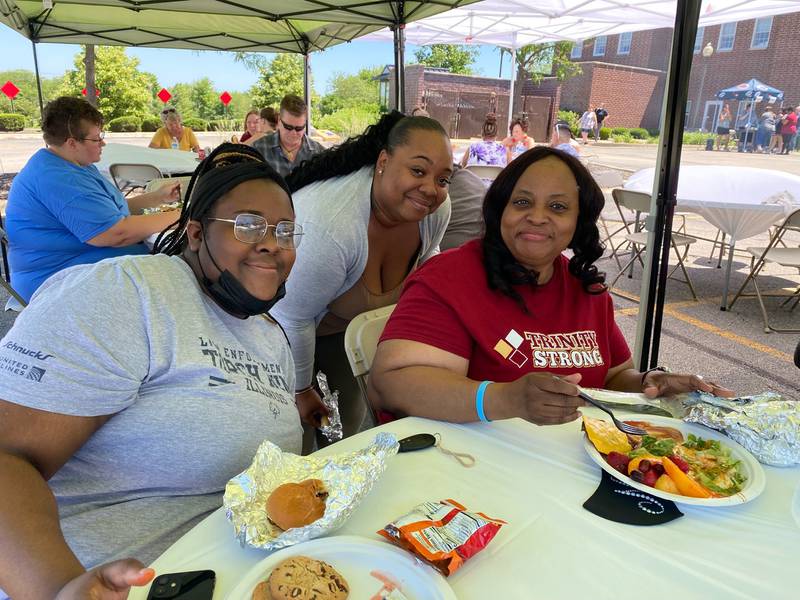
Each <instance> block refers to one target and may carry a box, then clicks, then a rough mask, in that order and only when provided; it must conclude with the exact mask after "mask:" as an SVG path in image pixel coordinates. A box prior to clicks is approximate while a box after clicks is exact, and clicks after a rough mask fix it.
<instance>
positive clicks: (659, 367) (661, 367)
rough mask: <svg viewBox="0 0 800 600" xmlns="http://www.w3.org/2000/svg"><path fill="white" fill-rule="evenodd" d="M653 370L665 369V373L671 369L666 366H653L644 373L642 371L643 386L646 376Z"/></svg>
mask: <svg viewBox="0 0 800 600" xmlns="http://www.w3.org/2000/svg"><path fill="white" fill-rule="evenodd" d="M653 371H663V372H664V373H669V372H670V370H669V369H668V368H667V367H664V366H658V367H653V368H652V369H647V371H645V372H644V373H642V385H641V387H642V388H644V378H645V377H647V374H648V373H652V372H653Z"/></svg>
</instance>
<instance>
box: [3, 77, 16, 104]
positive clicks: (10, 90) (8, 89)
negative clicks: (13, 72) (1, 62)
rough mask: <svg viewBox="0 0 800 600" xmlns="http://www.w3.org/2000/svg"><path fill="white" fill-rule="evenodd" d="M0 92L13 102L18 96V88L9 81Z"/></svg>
mask: <svg viewBox="0 0 800 600" xmlns="http://www.w3.org/2000/svg"><path fill="white" fill-rule="evenodd" d="M0 92H3V93H4V94H5V95H6V96H8V98H9V99H10V100H13V99H14V97H15V96H16V95H17V94H19V88H18V87H17V86H15V85H14V84H13V83H11V82H10V81H6V82H5V83H4V84H3V87H1V88H0Z"/></svg>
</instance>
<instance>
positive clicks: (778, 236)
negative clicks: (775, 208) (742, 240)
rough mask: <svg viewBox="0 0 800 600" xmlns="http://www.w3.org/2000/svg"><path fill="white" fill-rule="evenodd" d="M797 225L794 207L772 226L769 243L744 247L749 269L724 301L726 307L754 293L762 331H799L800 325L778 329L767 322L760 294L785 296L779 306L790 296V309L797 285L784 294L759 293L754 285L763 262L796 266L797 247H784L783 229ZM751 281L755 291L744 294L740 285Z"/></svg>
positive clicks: (799, 217)
mask: <svg viewBox="0 0 800 600" xmlns="http://www.w3.org/2000/svg"><path fill="white" fill-rule="evenodd" d="M798 227H800V209H798V210H796V211H794V212H793V213H792V214H790V215H789V216H788V217H786V219H785V220H784V221H783V223H781V224H780V225H779V226H778V227H777V228H776V229H775V232H774V233H773V234H772V237H770V240H769V244H768V245H767V246H766V247H757V246H751V247H749V248H747V252H749V253H750V273H749V274H748V275H747V279H745V280H744V283H743V284H742V287H740V288H739V291H738V292H736V295H735V296H734V297H733V300H731V303H730V304H729V305H728V310H730V309H731V308H732V307H733V305H734V304H735V303H736V300H738V299H739V296H744V297H750V298H752V297H753V296H755V297H756V298H758V305H759V306H760V307H761V316H762V317H763V318H764V332H765V333H770V332H773V331H777V332H780V333H799V332H800V329H786V328H783V329H780V328H777V327H773V326H772V325H770V324H769V317H768V316H767V309H766V307H765V306H764V296H769V297H780V298H785V300H784V301H783V302H782V303H781V306H786V305H787V304H789V303H790V302H791V301H792V300H794V304H793V305H792V308H791V310H794V309H795V308H796V307H797V304H798V302H800V286H798V287H797V289H796V290H795V291H794V292H792V293H791V294H788V295H787V294H780V293H762V292H761V290H760V289H759V287H758V276H759V275H760V274H761V271H762V270H763V269H764V267H765V266H766V264H767V263H775V264H777V265H780V266H782V267H790V268H795V269H800V248H792V247H787V246H786V245H785V244H784V243H783V236H784V235H785V234H786V232H787V231H796V230H797V228H798ZM779 245H782V247H778V246H779ZM751 281H752V282H753V288H755V291H756V293H755V294H745V293H744V289H745V288H746V287H747V284H748V283H750V282H751Z"/></svg>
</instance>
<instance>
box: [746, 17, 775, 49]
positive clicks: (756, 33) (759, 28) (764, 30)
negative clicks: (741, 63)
mask: <svg viewBox="0 0 800 600" xmlns="http://www.w3.org/2000/svg"><path fill="white" fill-rule="evenodd" d="M770 31H772V17H762V18H761V19H756V26H755V27H753V39H752V40H751V41H750V47H751V48H753V49H755V50H760V49H763V48H766V47H767V46H769V33H770Z"/></svg>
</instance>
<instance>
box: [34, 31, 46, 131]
mask: <svg viewBox="0 0 800 600" xmlns="http://www.w3.org/2000/svg"><path fill="white" fill-rule="evenodd" d="M31 46H33V68H34V70H35V71H36V93H37V94H38V95H39V117H40V118H42V119H44V101H43V100H42V79H41V77H40V76H39V57H38V56H36V42H35V41H33V40H31Z"/></svg>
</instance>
